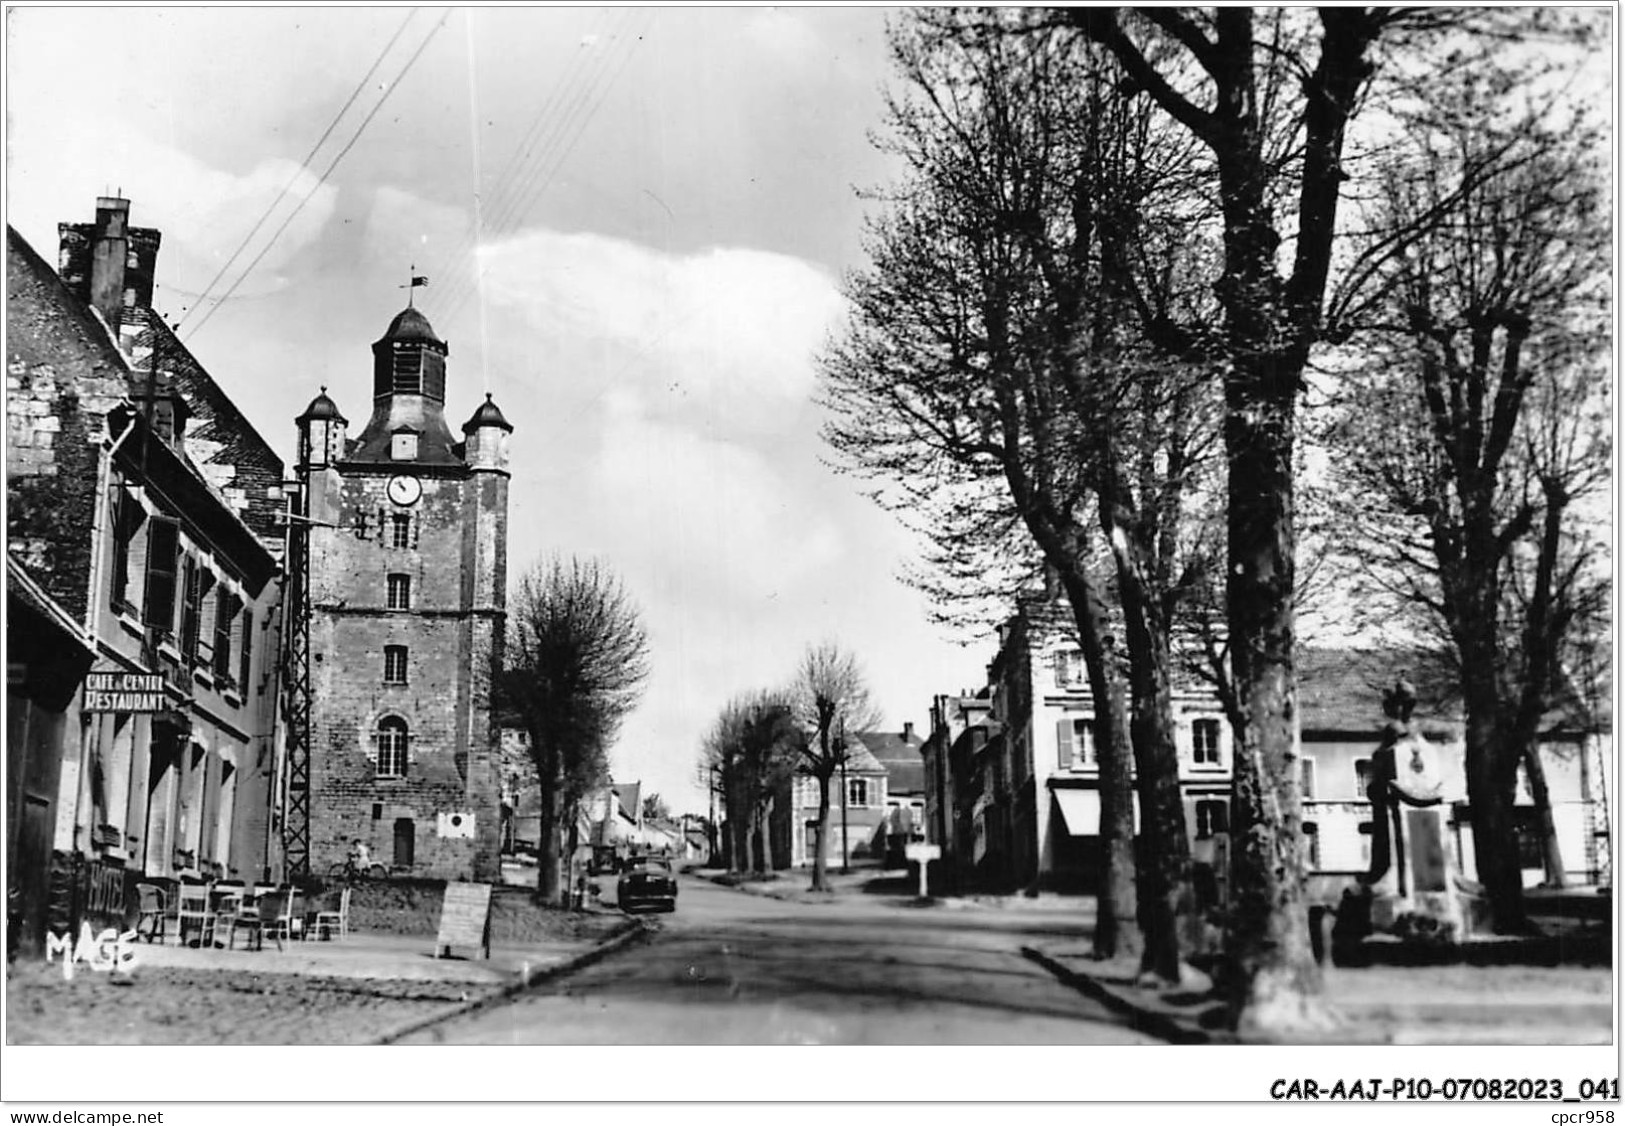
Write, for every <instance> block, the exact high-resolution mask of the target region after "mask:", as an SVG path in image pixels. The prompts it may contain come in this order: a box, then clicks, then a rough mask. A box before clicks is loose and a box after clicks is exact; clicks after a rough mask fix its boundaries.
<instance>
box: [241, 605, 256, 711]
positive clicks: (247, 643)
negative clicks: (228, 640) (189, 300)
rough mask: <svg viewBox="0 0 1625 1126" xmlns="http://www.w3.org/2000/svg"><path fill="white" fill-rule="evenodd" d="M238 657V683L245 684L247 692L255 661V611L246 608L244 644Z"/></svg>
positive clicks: (244, 615)
mask: <svg viewBox="0 0 1625 1126" xmlns="http://www.w3.org/2000/svg"><path fill="white" fill-rule="evenodd" d="M237 657H238V666H237V683H239V684H241V685H242V686H243V691H244V692H247V691H248V684H249V676H250V670H251V669H252V668H253V662H254V611H252V610H249V609H246V608H245V609H244V610H243V644H242V647H241V651H240V652H239V653H238V655H237Z"/></svg>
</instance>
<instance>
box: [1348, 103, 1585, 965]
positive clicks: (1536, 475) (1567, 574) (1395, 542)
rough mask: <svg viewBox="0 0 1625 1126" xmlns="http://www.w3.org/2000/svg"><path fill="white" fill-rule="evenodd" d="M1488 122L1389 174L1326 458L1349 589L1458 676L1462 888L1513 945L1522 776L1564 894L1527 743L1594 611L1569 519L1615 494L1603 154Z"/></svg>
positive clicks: (1439, 137) (1556, 131)
mask: <svg viewBox="0 0 1625 1126" xmlns="http://www.w3.org/2000/svg"><path fill="white" fill-rule="evenodd" d="M1495 109H1496V103H1495V101H1494V100H1486V99H1477V100H1472V101H1466V102H1465V104H1463V106H1462V109H1461V114H1460V117H1459V118H1458V120H1457V121H1456V122H1454V123H1453V124H1452V126H1451V127H1450V128H1449V129H1440V128H1438V127H1437V126H1430V127H1429V128H1427V129H1426V130H1418V131H1417V132H1416V134H1414V135H1413V136H1411V137H1410V138H1409V140H1410V142H1411V143H1410V146H1409V149H1408V151H1407V152H1405V153H1403V154H1399V155H1396V156H1395V157H1394V158H1393V159H1392V160H1391V162H1390V163H1389V165H1388V174H1387V177H1386V181H1385V195H1384V198H1383V200H1382V208H1381V214H1380V217H1379V221H1378V222H1377V223H1376V224H1374V226H1373V235H1374V236H1375V235H1376V234H1377V232H1380V231H1383V230H1388V231H1396V232H1400V234H1399V236H1398V237H1394V238H1391V239H1390V245H1391V247H1392V252H1391V253H1390V254H1389V255H1388V256H1387V257H1386V258H1385V260H1384V261H1383V262H1382V264H1381V266H1380V268H1378V269H1375V270H1373V271H1372V272H1371V273H1370V274H1368V275H1367V276H1366V277H1365V278H1364V279H1363V280H1364V281H1365V283H1366V285H1367V287H1368V292H1366V293H1365V294H1363V295H1362V296H1361V300H1359V301H1358V302H1350V305H1351V306H1353V307H1357V308H1358V309H1360V310H1362V311H1363V314H1364V315H1363V316H1362V317H1360V318H1359V319H1358V320H1353V321H1351V322H1350V324H1349V326H1348V327H1349V328H1350V329H1351V330H1354V332H1355V335H1354V337H1353V343H1354V344H1355V345H1357V346H1358V347H1359V349H1360V351H1361V352H1362V353H1363V354H1364V355H1365V356H1366V357H1367V363H1366V364H1364V365H1363V366H1362V367H1361V368H1360V370H1359V373H1358V375H1357V376H1356V377H1355V378H1353V379H1351V380H1350V382H1349V385H1348V391H1347V395H1346V398H1345V402H1344V404H1343V406H1344V409H1343V411H1342V413H1341V415H1340V419H1339V423H1338V426H1337V427H1336V428H1335V430H1334V431H1333V437H1334V439H1335V440H1336V441H1337V443H1338V447H1339V448H1340V449H1342V450H1344V451H1347V454H1346V455H1345V456H1341V457H1335V458H1334V459H1333V461H1334V464H1335V465H1337V466H1338V469H1339V472H1338V479H1339V481H1340V483H1341V485H1342V486H1343V488H1342V492H1343V495H1344V499H1345V502H1346V505H1345V507H1346V511H1347V516H1348V520H1349V526H1350V528H1351V529H1353V530H1356V531H1357V532H1358V533H1360V534H1359V535H1358V537H1357V538H1353V539H1352V542H1351V545H1350V546H1351V549H1354V550H1356V551H1357V554H1356V556H1355V559H1356V563H1355V566H1356V570H1357V573H1356V576H1355V578H1356V581H1358V582H1360V583H1362V584H1363V585H1364V586H1365V587H1367V588H1375V589H1376V590H1377V592H1378V593H1382V594H1387V595H1390V596H1392V598H1393V599H1397V600H1398V601H1399V602H1400V603H1401V604H1403V605H1405V606H1408V607H1410V608H1413V609H1419V610H1420V611H1421V612H1422V620H1421V625H1422V629H1423V631H1425V632H1427V633H1430V634H1432V635H1433V636H1435V637H1437V638H1439V639H1440V641H1441V642H1443V643H1444V644H1445V645H1446V646H1448V648H1449V651H1450V653H1451V655H1452V657H1453V658H1454V660H1453V661H1452V664H1453V665H1454V666H1455V667H1456V669H1457V670H1458V674H1459V677H1460V684H1461V695H1462V701H1463V705H1464V710H1465V714H1466V739H1465V743H1466V766H1467V785H1468V798H1469V801H1470V803H1471V807H1472V816H1473V842H1474V854H1475V857H1476V860H1477V866H1478V874H1479V879H1480V882H1481V883H1482V884H1483V886H1484V889H1485V892H1486V894H1487V896H1488V898H1489V901H1490V905H1491V908H1492V911H1493V914H1494V918H1495V925H1496V927H1497V929H1498V930H1500V931H1503V932H1507V933H1514V932H1517V931H1519V930H1521V929H1522V928H1523V927H1524V925H1525V921H1524V912H1523V905H1522V881H1521V875H1520V870H1519V858H1518V849H1517V833H1516V828H1515V825H1514V823H1513V820H1512V805H1513V802H1514V794H1515V787H1516V782H1517V773H1518V768H1519V766H1520V765H1521V766H1522V767H1523V768H1524V770H1525V771H1526V773H1527V776H1528V778H1529V782H1530V788H1531V790H1532V791H1533V796H1534V798H1535V801H1536V807H1537V810H1539V811H1540V816H1541V820H1542V826H1541V828H1542V833H1541V835H1542V838H1543V842H1544V849H1545V856H1546V868H1547V878H1548V881H1549V882H1554V883H1561V882H1562V879H1563V861H1562V857H1561V854H1560V852H1559V850H1558V848H1557V838H1556V833H1555V830H1554V826H1553V824H1552V821H1551V809H1550V801H1549V798H1548V795H1547V792H1546V783H1545V772H1544V768H1543V764H1542V763H1541V760H1540V755H1539V753H1538V744H1539V735H1540V731H1541V727H1542V725H1543V723H1545V722H1546V720H1547V717H1548V714H1549V712H1550V710H1551V708H1552V707H1553V705H1554V702H1556V701H1558V700H1559V699H1560V698H1561V697H1562V696H1563V695H1564V693H1565V691H1566V688H1565V681H1564V671H1563V670H1564V663H1565V660H1566V659H1568V656H1569V652H1570V650H1571V649H1572V647H1573V645H1574V643H1575V640H1574V639H1575V635H1576V633H1577V632H1578V630H1579V628H1580V627H1583V626H1585V625H1586V624H1587V622H1588V620H1589V621H1593V622H1594V621H1595V620H1597V619H1598V618H1599V617H1600V616H1601V615H1602V614H1603V613H1604V612H1605V610H1606V606H1607V600H1608V597H1609V594H1610V588H1609V585H1608V582H1607V559H1606V556H1605V554H1604V553H1603V552H1602V551H1601V549H1600V544H1599V538H1598V537H1597V536H1596V535H1595V534H1594V533H1593V532H1592V531H1591V529H1588V527H1587V515H1586V509H1587V506H1588V505H1592V499H1593V498H1596V497H1598V494H1599V492H1600V490H1602V489H1603V488H1605V487H1606V486H1607V484H1608V483H1609V481H1610V480H1611V462H1612V440H1611V434H1612V425H1611V421H1610V419H1609V417H1608V393H1607V379H1608V376H1607V356H1608V348H1609V342H1610V336H1609V316H1610V312H1611V310H1610V308H1609V289H1610V286H1611V276H1610V259H1609V254H1610V248H1611V238H1612V232H1611V230H1610V224H1609V222H1608V218H1607V186H1606V176H1605V174H1604V173H1603V165H1602V159H1603V158H1602V154H1603V152H1604V151H1605V150H1606V143H1605V142H1604V141H1603V140H1602V138H1601V137H1600V136H1599V135H1597V134H1596V133H1594V132H1592V131H1591V130H1589V129H1588V128H1586V127H1585V126H1584V124H1583V123H1582V122H1577V121H1568V122H1561V123H1557V122H1554V121H1553V120H1552V117H1551V111H1550V109H1549V108H1544V107H1543V109H1542V110H1541V113H1540V116H1539V117H1535V118H1530V117H1525V118H1519V119H1516V120H1514V121H1512V122H1510V123H1506V122H1498V121H1497V120H1496V119H1495ZM1377 410H1381V411H1382V412H1383V413H1382V414H1380V415H1378V414H1376V413H1375V412H1376V411H1377ZM1354 451H1358V453H1357V454H1354ZM1348 454H1354V456H1348ZM1592 507H1593V510H1594V514H1593V516H1592V520H1593V521H1594V520H1595V516H1596V513H1595V506H1594V505H1592Z"/></svg>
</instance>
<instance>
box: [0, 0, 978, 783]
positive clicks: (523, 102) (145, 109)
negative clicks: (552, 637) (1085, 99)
mask: <svg viewBox="0 0 1625 1126" xmlns="http://www.w3.org/2000/svg"><path fill="white" fill-rule="evenodd" d="M885 19H886V12H885V11H884V10H883V9H877V8H816V9H814V8H797V9H790V10H771V9H763V8H744V9H733V10H728V9H693V8H684V9H670V8H668V9H657V8H619V9H591V8H570V9H537V8H528V9H491V8H487V9H479V10H477V11H474V10H469V9H457V10H452V9H445V8H433V9H431V8H423V9H405V8H366V9H344V10H335V9H314V8H310V9H306V8H259V9H224V8H149V9H143V10H135V11H130V10H123V9H115V8H82V9H68V8H58V9H34V8H23V9H13V10H12V11H11V12H10V13H9V18H8V19H7V30H8V34H9V42H8V52H7V55H8V58H7V61H8V64H9V68H8V74H7V79H6V83H7V93H8V103H7V105H8V134H7V137H8V149H7V177H8V183H7V187H8V192H7V211H8V214H7V218H8V221H9V222H10V223H11V224H12V225H13V226H14V227H15V228H17V230H18V231H19V232H21V234H22V235H23V236H24V237H25V238H26V239H27V240H28V241H29V242H30V243H31V244H32V245H33V246H34V247H35V248H36V249H37V250H39V251H40V252H41V253H42V254H44V255H45V256H46V258H47V259H53V258H54V256H55V247H56V224H57V223H58V222H65V221H66V222H84V221H88V220H90V219H91V218H92V217H93V215H94V207H95V199H96V196H97V195H100V194H105V193H108V192H122V194H123V195H124V196H125V197H126V198H128V199H130V200H131V201H132V219H133V222H134V223H135V224H136V225H138V226H145V227H156V228H158V229H160V230H161V231H162V232H163V247H162V251H161V253H160V255H159V263H158V289H157V293H156V296H155V299H154V300H155V304H156V305H157V307H158V308H159V310H160V311H161V312H162V313H163V314H164V315H165V316H166V317H167V318H168V319H169V320H170V321H171V322H172V323H173V322H180V325H181V335H182V338H183V340H185V342H186V343H187V345H188V347H190V348H191V349H192V351H193V352H194V353H195V354H196V355H197V356H198V357H199V358H200V359H201V360H202V361H203V363H204V364H205V365H206V366H207V367H208V368H209V370H210V371H211V372H212V374H213V375H214V376H215V378H216V379H217V380H219V381H220V382H221V383H222V384H223V385H224V386H225V387H226V388H227V389H228V391H229V392H230V393H231V394H232V396H233V397H234V398H235V399H236V401H237V402H238V404H239V405H240V406H241V407H242V408H243V409H244V411H245V412H246V413H247V414H248V416H249V418H250V419H251V420H252V421H253V423H254V424H255V426H256V427H257V428H258V429H259V430H260V432H261V433H262V434H263V435H265V437H266V438H267V439H268V440H269V441H270V442H271V443H272V444H273V446H275V447H276V448H277V450H278V451H279V452H281V453H282V454H283V456H284V457H285V458H288V459H289V460H291V457H292V447H293V423H292V419H293V418H294V416H295V415H297V414H298V413H299V412H300V410H301V409H302V408H303V407H304V405H305V404H306V403H308V402H309V400H310V399H311V398H312V397H313V396H314V395H315V394H316V393H317V391H318V390H319V389H320V388H321V387H322V386H323V385H326V386H327V388H328V390H329V393H330V394H331V395H332V396H333V398H334V399H336V400H337V402H338V403H339V406H340V407H341V409H343V410H344V412H345V414H346V415H347V416H348V417H349V418H351V419H352V420H363V419H365V418H366V414H367V396H368V393H369V392H368V388H369V386H370V384H369V380H370V364H371V357H370V352H369V345H370V344H371V343H372V341H374V340H376V339H377V338H378V337H379V336H380V335H381V334H382V332H383V330H384V328H385V326H386V325H387V324H388V322H389V320H390V318H391V317H392V316H393V315H394V314H395V313H396V312H397V311H398V310H399V309H400V308H401V307H402V306H403V305H404V304H405V300H406V293H405V291H404V290H403V289H402V288H401V287H402V286H403V285H404V284H405V282H406V281H407V279H408V277H409V275H410V274H411V273H412V272H416V273H419V274H426V275H428V276H429V278H430V284H429V287H428V288H427V289H426V290H419V291H418V295H417V296H418V300H417V304H418V306H419V307H420V308H421V309H422V310H423V311H424V312H425V313H426V314H427V315H428V317H429V319H430V320H431V322H432V323H433V324H434V326H435V328H436V330H437V331H438V333H439V334H440V335H441V336H442V337H443V338H445V339H446V340H448V341H449V342H450V344H451V368H450V373H449V378H448V389H447V405H446V413H447V416H448V421H450V422H451V423H452V425H453V427H454V428H455V427H456V426H457V425H459V424H460V423H461V422H462V421H463V420H464V419H465V418H467V417H468V416H469V415H470V414H471V413H472V412H473V410H474V408H475V406H476V405H477V404H478V403H479V402H480V401H481V399H482V392H483V391H486V390H489V391H490V392H491V393H492V394H493V395H494V396H495V399H496V402H497V403H498V404H499V405H500V406H501V407H502V409H503V410H504V412H505V413H506V414H507V416H508V418H509V420H510V421H511V422H513V424H514V427H515V432H514V444H513V451H514V461H513V471H514V476H513V492H512V503H511V511H510V550H509V559H510V571H511V574H512V575H517V574H518V573H519V571H520V570H521V569H523V568H524V567H525V566H527V565H528V564H530V563H532V562H534V561H536V560H539V559H541V558H543V557H545V556H546V555H547V554H548V553H551V552H561V553H565V554H579V555H592V556H598V557H600V558H602V559H604V560H605V561H607V562H608V563H609V564H610V565H611V567H612V568H614V569H615V570H616V571H618V572H619V573H620V574H621V575H622V576H623V578H624V579H625V582H626V584H627V586H628V587H629V589H630V590H631V592H632V593H633V595H634V597H635V598H637V600H638V601H639V602H640V603H641V604H642V607H643V609H644V613H645V617H646V621H647V624H648V627H649V631H650V634H651V637H652V642H653V675H652V676H651V678H650V681H649V685H648V692H647V695H646V698H645V701H644V703H643V705H642V707H641V708H640V709H639V711H638V712H637V713H636V714H635V715H634V717H633V718H632V719H631V721H630V722H629V723H628V725H627V727H626V729H625V732H624V735H623V737H622V740H621V743H620V745H619V746H618V747H617V748H616V749H615V751H614V753H613V761H614V765H615V774H616V777H617V779H620V780H627V781H631V780H638V779H641V780H642V781H643V782H644V783H645V787H646V791H647V790H649V789H652V790H656V791H659V792H660V793H662V794H664V795H666V796H667V797H668V799H670V800H671V802H672V805H673V806H674V807H675V808H676V809H678V810H680V811H681V810H694V811H700V810H703V809H704V807H705V806H704V800H705V799H704V797H703V794H702V793H701V791H700V789H699V788H698V787H696V786H695V785H694V784H693V781H692V779H693V774H694V762H695V759H696V756H697V753H698V747H699V743H700V739H701V737H702V735H703V733H704V731H705V729H706V727H707V726H708V724H709V723H710V721H711V719H712V718H713V717H714V715H715V714H716V711H717V709H718V708H719V707H720V706H721V705H722V703H723V702H724V701H725V700H726V699H727V697H728V696H730V695H731V694H733V693H736V692H740V691H744V690H748V689H752V688H756V687H766V686H770V685H772V684H775V683H778V682H781V681H783V680H784V679H786V678H787V677H788V676H789V675H790V673H791V672H792V670H793V668H794V666H795V664H796V661H797V658H798V656H799V654H800V652H801V651H802V649H803V648H804V647H805V646H806V645H807V644H808V643H809V642H812V641H817V640H820V639H824V638H834V639H837V640H839V641H840V642H841V643H842V644H844V645H846V646H848V647H850V648H851V649H853V650H854V651H856V652H857V653H858V654H859V655H860V657H861V659H862V660H863V662H864V664H865V666H866V668H867V670H868V674H869V678H870V681H871V683H872V684H873V686H874V688H875V689H876V693H877V698H878V701H879V702H880V704H881V706H882V709H883V711H884V714H885V716H886V718H887V721H888V723H890V724H892V725H895V726H897V727H898V728H901V725H902V724H903V723H904V722H905V721H912V722H913V723H914V724H915V726H916V727H917V728H924V727H925V726H926V722H927V717H928V708H929V704H930V699H931V696H932V695H933V694H934V693H940V692H948V691H957V690H959V689H961V688H968V687H973V686H975V685H977V684H979V683H980V682H981V678H982V673H983V669H984V666H985V663H986V661H987V659H988V658H989V657H991V655H992V650H991V647H990V646H989V645H988V644H987V643H986V642H985V641H983V642H977V643H975V644H972V645H969V646H966V645H964V644H963V642H964V641H966V640H969V639H966V638H948V637H945V636H944V635H943V634H942V632H941V631H940V630H939V629H937V628H935V627H933V626H931V625H930V624H928V623H927V621H926V619H925V607H924V605H923V602H922V600H921V599H920V597H919V596H918V595H916V594H915V593H913V592H912V591H910V590H909V589H907V588H906V587H904V586H903V585H901V584H900V583H899V582H898V581H897V575H898V573H899V572H900V570H901V569H902V567H903V566H904V564H905V561H906V560H907V558H908V557H909V555H910V554H911V552H913V551H914V550H915V545H914V544H913V543H912V542H911V540H910V538H909V536H908V535H907V533H905V532H904V531H903V530H902V529H901V528H899V527H898V526H897V525H896V523H895V522H894V521H893V520H892V518H890V517H888V516H887V515H885V514H884V513H881V512H879V511H877V510H876V509H875V508H874V507H873V506H872V505H870V504H869V502H867V501H866V500H864V499H863V498H862V497H861V496H860V495H859V494H858V492H857V491H856V489H855V487H854V485H853V483H852V482H850V481H848V480H844V479H841V478H838V477H837V476H836V475H835V474H833V473H832V472H831V471H830V470H829V469H828V468H827V467H826V466H825V465H824V464H822V462H821V460H820V458H821V456H822V455H823V454H824V452H825V451H824V450H823V449H822V448H821V444H820V442H819V439H818V435H817V431H818V424H819V421H820V415H819V411H818V409H817V408H816V406H814V405H813V403H812V402H811V395H812V392H813V391H814V389H815V366H814V357H815V355H816V353H817V350H818V348H819V347H820V345H821V343H822V342H823V341H824V339H825V337H826V334H827V333H828V332H829V331H830V329H831V327H832V326H834V325H837V324H838V323H839V320H840V317H841V315H842V302H841V298H840V295H839V290H838V286H839V280H840V277H841V274H842V272H843V271H845V270H848V269H851V268H854V267H856V266H859V265H861V263H862V247H861V234H862V217H863V214H864V208H865V204H864V203H863V201H862V200H860V199H859V198H857V196H856V193H855V190H854V189H855V188H857V187H862V186H871V185H876V184H879V183H882V182H884V181H885V180H886V179H887V178H888V177H889V176H890V175H891V169H890V168H889V166H888V164H887V163H886V161H885V159H884V158H883V157H882V156H880V155H879V154H877V153H876V152H875V151H874V150H873V148H872V147H871V145H870V143H869V140H868V136H867V131H868V130H869V129H871V128H873V127H874V126H876V125H877V124H878V123H879V121H880V115H881V104H882V103H881V91H882V89H883V87H884V84H885V83H886V82H887V81H888V74H887V58H886V50H885V34H884V32H885ZM97 44H101V45H104V46H105V45H110V44H116V45H118V49H117V52H116V54H117V60H118V62H117V65H116V66H115V65H107V66H92V65H88V63H87V60H88V59H89V58H91V57H92V56H93V55H94V53H95V51H96V45H97ZM352 97H353V99H354V100H353V101H351V99H352ZM347 102H348V103H349V104H348V107H347V108H346V103H347ZM369 118H370V120H369ZM329 130H331V131H330V132H329ZM324 134H326V135H325V137H324ZM301 201H302V206H300V205H301ZM476 201H477V204H476ZM296 208H297V210H296ZM476 212H478V217H479V224H480V228H481V230H482V231H483V236H482V237H481V238H479V239H478V240H476V237H475V230H476ZM256 226H257V230H256ZM234 254H235V255H236V257H235V260H233V255H234ZM477 278H480V279H482V280H480V281H479V282H478V284H476V279H477ZM228 292H229V294H230V296H229V297H228V298H226V299H225V300H224V301H221V300H219V299H220V298H221V297H222V296H224V295H226V294H227V293H228Z"/></svg>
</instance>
